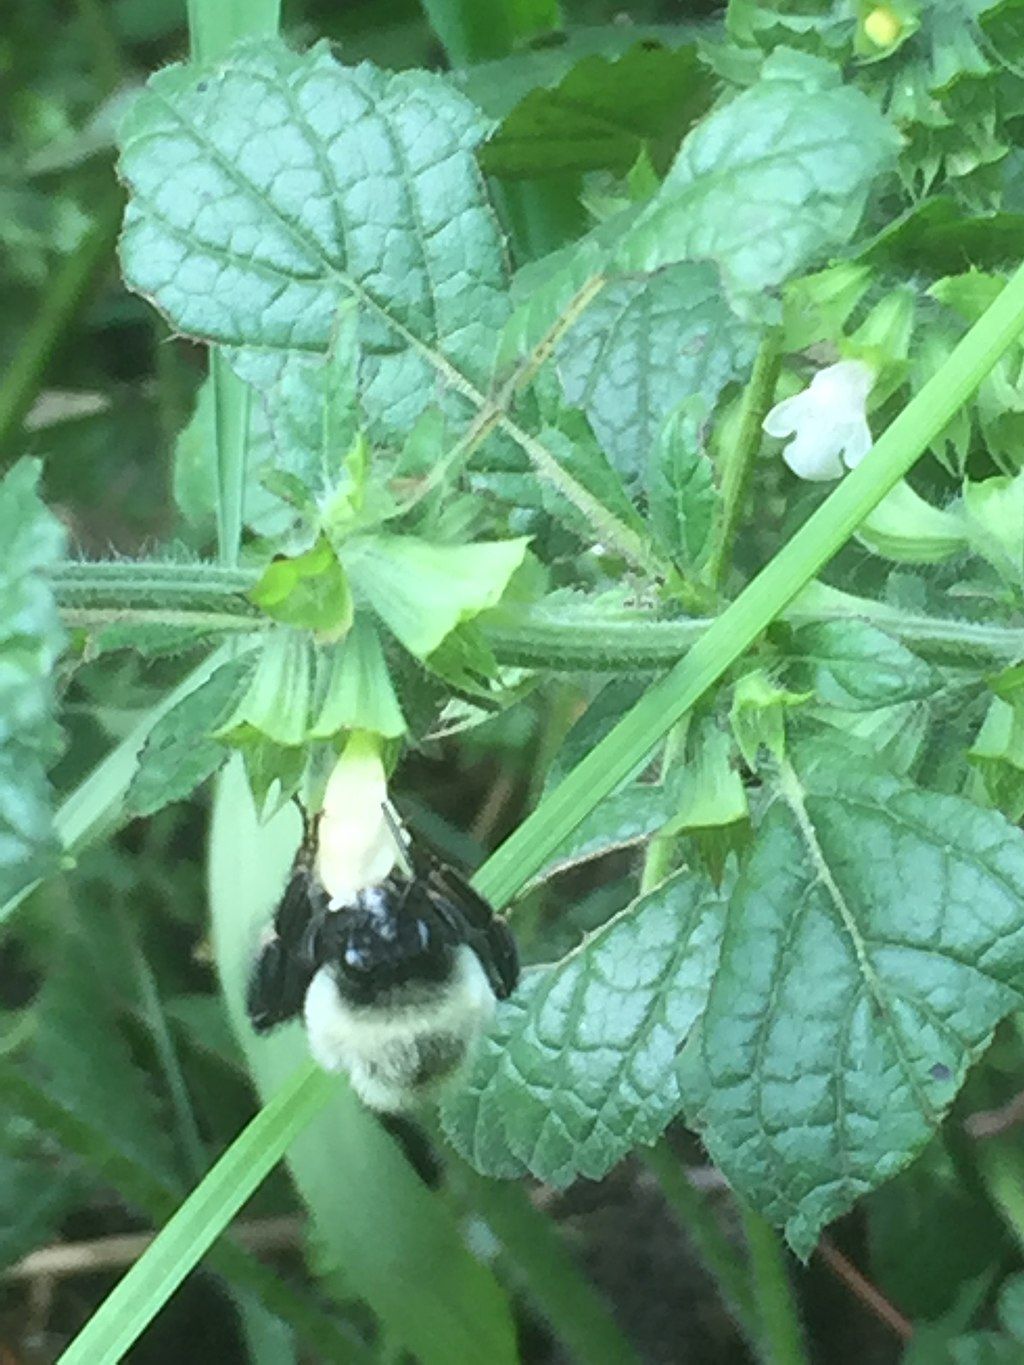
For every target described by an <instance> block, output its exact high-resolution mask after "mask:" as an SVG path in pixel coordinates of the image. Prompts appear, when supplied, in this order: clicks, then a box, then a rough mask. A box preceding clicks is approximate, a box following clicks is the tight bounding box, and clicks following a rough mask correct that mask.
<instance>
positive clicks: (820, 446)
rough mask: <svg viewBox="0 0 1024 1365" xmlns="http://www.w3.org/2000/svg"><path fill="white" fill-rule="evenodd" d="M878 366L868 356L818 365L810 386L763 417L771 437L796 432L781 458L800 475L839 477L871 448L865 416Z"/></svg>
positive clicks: (786, 399)
mask: <svg viewBox="0 0 1024 1365" xmlns="http://www.w3.org/2000/svg"><path fill="white" fill-rule="evenodd" d="M874 382H875V371H874V370H873V369H872V367H871V366H870V365H868V364H866V363H865V362H864V361H863V360H840V361H839V363H838V364H836V365H829V366H828V367H827V368H826V369H824V370H819V371H818V373H817V374H816V375H815V376H814V378H813V379H812V380H811V383H810V386H809V387H808V388H806V389H804V390H803V392H802V393H797V394H794V395H793V397H792V398H785V399H783V401H782V402H781V403H776V404H775V406H774V407H773V408H772V410H771V412H770V413H769V414H768V416H767V417H766V418H765V419H764V422H763V424H762V425H763V427H764V430H765V431H766V432H767V433H768V435H769V436H792V437H793V439H792V441H790V442H789V444H788V445H787V446H786V448H785V450H783V452H782V458H783V459H784V460H785V461H786V463H787V464H788V465H789V467H790V469H791V470H792V471H793V473H794V474H798V475H799V476H800V478H801V479H838V478H839V477H840V476H841V475H842V473H843V466H844V465H845V466H846V468H847V469H853V467H854V466H855V465H858V464H860V462H861V460H863V458H864V456H865V455H866V454H867V453H868V451H869V450H870V449H871V430H870V428H869V427H868V419H867V416H866V415H865V409H866V407H867V401H868V394H869V393H870V392H871V386H872V385H873V384H874Z"/></svg>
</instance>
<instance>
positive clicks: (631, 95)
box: [480, 43, 713, 179]
mask: <svg viewBox="0 0 1024 1365" xmlns="http://www.w3.org/2000/svg"><path fill="white" fill-rule="evenodd" d="M712 91H713V82H712V78H711V74H710V72H709V71H708V70H707V68H706V67H704V66H702V65H701V63H700V61H699V60H698V57H697V49H696V47H695V46H691V47H682V48H677V49H676V50H675V51H674V52H672V51H668V50H667V49H665V48H662V47H658V46H656V45H654V44H650V43H645V44H642V45H638V46H637V47H634V48H632V49H631V50H630V51H629V52H627V53H625V54H624V55H623V56H621V57H619V58H617V59H616V60H612V61H609V60H608V59H607V58H605V57H601V56H590V57H585V58H584V59H583V60H582V61H581V62H579V63H578V64H577V65H576V66H574V67H573V68H572V70H571V71H569V72H568V73H567V74H566V75H565V76H563V78H562V79H561V81H559V83H558V84H557V85H556V86H554V87H553V88H548V89H543V88H542V89H537V90H532V91H531V92H530V93H529V94H528V95H527V96H526V98H525V99H524V100H523V101H522V103H520V104H518V105H516V107H515V108H514V109H513V110H512V112H511V113H510V114H508V115H507V117H506V118H505V119H504V120H503V122H502V124H501V126H500V127H499V128H498V129H497V130H496V131H495V132H494V133H492V135H491V137H490V138H489V139H488V141H487V142H486V143H485V144H484V146H483V147H482V149H481V152H480V164H481V165H482V166H483V168H484V170H485V171H486V172H487V173H488V174H489V175H497V176H501V177H503V178H504V179H520V178H524V177H525V178H530V177H535V176H544V175H568V174H572V173H574V172H581V171H592V170H598V169H601V168H606V169H608V170H612V171H615V172H617V173H619V174H621V175H624V174H625V173H626V172H627V171H628V170H629V169H630V167H631V166H632V165H633V164H634V162H635V161H636V159H637V157H638V156H640V154H641V153H642V152H646V153H647V154H648V155H649V156H650V158H651V160H652V162H653V163H654V165H655V167H656V168H657V169H658V170H659V171H663V170H664V169H665V168H666V166H667V165H668V161H669V158H670V157H671V155H672V153H673V152H674V151H675V149H676V147H677V146H678V145H679V140H680V138H681V137H682V135H683V133H685V132H686V130H687V129H688V128H689V127H690V125H691V124H692V123H693V121H694V119H696V118H698V117H699V116H700V115H701V114H702V113H703V112H704V110H705V109H706V108H707V107H708V105H709V104H710V103H711V97H712Z"/></svg>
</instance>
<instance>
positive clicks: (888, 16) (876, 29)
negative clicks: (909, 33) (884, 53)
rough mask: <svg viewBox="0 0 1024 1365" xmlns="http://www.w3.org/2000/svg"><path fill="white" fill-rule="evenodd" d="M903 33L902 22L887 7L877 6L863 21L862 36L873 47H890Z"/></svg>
mask: <svg viewBox="0 0 1024 1365" xmlns="http://www.w3.org/2000/svg"><path fill="white" fill-rule="evenodd" d="M902 32H903V21H902V20H901V19H900V17H899V15H898V14H895V13H894V12H893V11H892V10H891V9H890V8H889V6H888V5H877V6H876V7H875V8H874V9H873V10H872V11H871V12H870V13H869V14H868V15H867V17H866V18H865V20H864V36H865V38H867V39H868V41H869V42H872V43H874V45H875V47H892V45H893V43H895V42H896V41H897V39H898V38H899V37H900V35H901V34H902Z"/></svg>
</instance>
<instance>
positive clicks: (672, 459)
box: [646, 394, 718, 569]
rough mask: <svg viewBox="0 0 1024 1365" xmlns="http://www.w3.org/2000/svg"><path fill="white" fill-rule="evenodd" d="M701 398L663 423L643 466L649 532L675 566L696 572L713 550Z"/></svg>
mask: <svg viewBox="0 0 1024 1365" xmlns="http://www.w3.org/2000/svg"><path fill="white" fill-rule="evenodd" d="M708 413H709V409H708V407H707V404H706V403H705V401H704V399H703V397H702V396H701V395H700V394H695V395H694V396H693V397H692V398H688V399H686V400H685V401H684V402H683V403H682V404H681V405H680V407H679V408H677V409H676V411H675V412H673V413H672V414H671V415H670V416H669V418H668V420H667V421H666V422H665V424H664V426H663V427H662V429H661V431H660V432H659V434H658V438H657V440H656V441H655V442H654V444H653V446H652V447H651V453H650V458H649V460H648V462H647V471H646V473H647V508H648V513H649V515H650V519H651V528H652V529H653V531H654V533H655V535H656V536H657V537H658V538H659V540H660V541H661V543H662V545H663V546H664V548H665V553H666V554H667V555H668V556H669V558H670V559H672V560H673V561H674V562H675V563H676V564H677V565H680V566H681V567H685V568H687V569H696V568H699V567H700V565H701V564H702V563H703V562H704V559H705V558H706V555H707V551H708V550H709V549H710V546H711V532H712V529H713V527H714V522H715V516H716V514H717V511H718V492H717V490H716V488H715V481H714V470H713V469H712V465H711V461H710V460H709V459H708V457H707V455H706V454H705V452H704V442H703V435H704V423H705V422H706V420H707V417H708Z"/></svg>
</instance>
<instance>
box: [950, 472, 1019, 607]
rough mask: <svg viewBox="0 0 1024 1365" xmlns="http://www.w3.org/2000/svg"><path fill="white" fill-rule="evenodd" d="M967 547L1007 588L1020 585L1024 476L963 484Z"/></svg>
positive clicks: (968, 481) (970, 481)
mask: <svg viewBox="0 0 1024 1365" xmlns="http://www.w3.org/2000/svg"><path fill="white" fill-rule="evenodd" d="M964 511H965V512H966V513H967V527H968V534H969V536H970V540H971V546H972V548H973V549H974V550H975V552H976V553H977V554H980V555H982V556H983V557H984V558H985V559H987V560H988V562H989V563H990V564H991V565H992V567H993V568H994V569H995V570H996V572H997V573H998V574H999V575H1000V576H1001V577H1002V578H1004V579H1005V580H1006V581H1007V582H1008V583H1009V584H1011V585H1012V586H1014V587H1017V588H1020V587H1021V586H1022V585H1024V473H1021V474H1017V475H1016V476H1015V477H1014V478H1012V479H1011V478H1007V477H1006V476H1005V475H1002V476H999V477H998V478H993V479H983V480H981V481H980V482H978V483H975V482H973V481H972V480H970V479H966V480H965V481H964Z"/></svg>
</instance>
